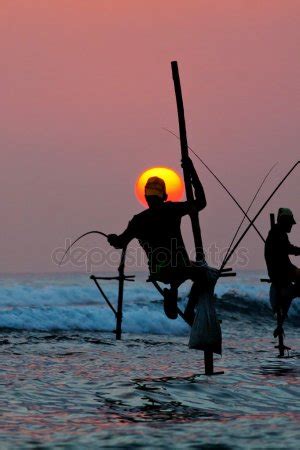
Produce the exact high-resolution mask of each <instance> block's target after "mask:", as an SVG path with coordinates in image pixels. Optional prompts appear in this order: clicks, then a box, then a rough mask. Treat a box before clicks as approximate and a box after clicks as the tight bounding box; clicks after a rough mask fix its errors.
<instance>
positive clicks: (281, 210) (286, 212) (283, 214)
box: [277, 208, 296, 225]
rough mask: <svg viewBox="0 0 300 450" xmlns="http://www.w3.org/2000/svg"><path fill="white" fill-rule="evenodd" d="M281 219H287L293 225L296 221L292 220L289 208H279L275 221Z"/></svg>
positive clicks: (292, 216)
mask: <svg viewBox="0 0 300 450" xmlns="http://www.w3.org/2000/svg"><path fill="white" fill-rule="evenodd" d="M281 217H289V218H290V220H291V222H292V224H293V225H295V224H296V221H295V219H294V215H293V213H292V211H291V210H290V209H289V208H279V210H278V215H277V221H278V220H279V219H280V218H281Z"/></svg>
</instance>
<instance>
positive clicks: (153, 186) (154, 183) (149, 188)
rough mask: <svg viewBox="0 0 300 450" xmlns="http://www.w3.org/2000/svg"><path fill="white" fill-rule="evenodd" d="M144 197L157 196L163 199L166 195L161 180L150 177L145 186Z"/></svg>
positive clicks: (163, 183) (164, 186)
mask: <svg viewBox="0 0 300 450" xmlns="http://www.w3.org/2000/svg"><path fill="white" fill-rule="evenodd" d="M145 195H157V196H158V197H161V198H163V197H164V196H165V195H166V184H165V182H164V180H163V179H162V178H159V177H151V178H149V179H148V181H147V183H146V185H145Z"/></svg>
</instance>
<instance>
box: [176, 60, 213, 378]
mask: <svg viewBox="0 0 300 450" xmlns="http://www.w3.org/2000/svg"><path fill="white" fill-rule="evenodd" d="M171 67H172V75H173V80H174V88H175V95H176V103H177V112H178V122H179V132H180V146H181V158H182V162H184V160H185V159H187V158H188V156H189V148H188V142H187V135H186V125H185V117H184V106H183V99H182V91H181V84H180V78H179V71H178V64H177V61H172V62H171ZM183 176H184V184H185V191H186V198H187V201H188V202H193V201H194V193H193V188H192V182H191V175H190V173H189V172H188V170H187V169H186V167H185V166H184V165H183ZM190 218H191V222H192V230H193V236H194V243H195V250H196V261H197V262H199V263H201V262H202V263H203V262H205V258H204V252H203V243H202V237H201V229H200V223H199V216H198V212H197V211H193V209H192V212H191V213H190ZM204 364H205V374H206V375H212V374H213V372H214V363H213V353H212V352H209V351H204Z"/></svg>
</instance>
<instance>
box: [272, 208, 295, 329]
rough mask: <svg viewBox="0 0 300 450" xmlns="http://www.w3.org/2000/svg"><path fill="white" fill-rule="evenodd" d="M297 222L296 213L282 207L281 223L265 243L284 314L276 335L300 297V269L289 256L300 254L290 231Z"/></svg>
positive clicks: (276, 308)
mask: <svg viewBox="0 0 300 450" xmlns="http://www.w3.org/2000/svg"><path fill="white" fill-rule="evenodd" d="M295 224H296V221H295V219H294V216H293V213H292V211H291V210H290V209H288V208H280V209H279V210H278V215H277V223H276V224H275V225H273V226H272V228H271V230H270V231H269V234H268V237H267V240H266V243H265V260H266V264H267V269H268V274H269V277H270V280H271V282H272V285H273V286H274V288H275V290H276V295H275V302H274V301H273V303H272V307H273V310H274V313H276V314H277V315H278V314H280V315H281V320H279V321H278V326H277V328H276V329H275V330H274V337H277V336H278V335H279V334H280V333H282V331H283V330H282V325H283V322H284V320H285V318H286V316H287V313H288V310H289V307H290V305H291V302H292V300H293V299H294V298H295V297H299V296H300V269H298V268H297V267H296V266H295V265H294V264H292V262H291V261H290V258H289V255H295V256H299V255H300V247H296V246H294V245H292V244H291V243H290V241H289V238H288V233H290V232H291V230H292V227H293V226H294V225H295Z"/></svg>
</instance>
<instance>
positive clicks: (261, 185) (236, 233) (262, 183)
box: [224, 162, 278, 259]
mask: <svg viewBox="0 0 300 450" xmlns="http://www.w3.org/2000/svg"><path fill="white" fill-rule="evenodd" d="M277 164H278V162H277V163H275V164H274V165H273V166H272V167H271V169H270V170H269V171H268V173H267V174H266V175H265V177H264V179H263V180H262V182H261V184H260V186H259V188H258V189H257V191H256V193H255V195H254V197H253V199H252V201H251V203H250V205H249V206H248V209H247V211H246V213H247V214H248V212H249V211H250V208H251V206H252V205H253V203H254V202H255V200H256V197H257V196H258V194H259V192H260V191H261V188H262V187H263V185H264V183H265V181H266V180H267V178H268V176H269V175H270V173H271V172H272V170H273V169H274V167H275V166H277ZM245 218H246V215H244V217H243V219H242V220H241V223H240V224H239V226H238V227H237V230H236V232H235V234H234V236H233V238H232V241H231V242H230V245H229V247H228V250H227V252H226V255H225V258H224V259H226V258H227V255H228V254H229V252H230V250H231V247H232V245H233V243H234V241H235V238H236V237H237V235H238V233H239V231H240V229H241V227H242V225H243V223H244V221H245ZM264 242H265V240H264Z"/></svg>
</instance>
